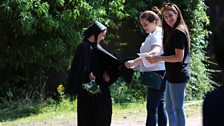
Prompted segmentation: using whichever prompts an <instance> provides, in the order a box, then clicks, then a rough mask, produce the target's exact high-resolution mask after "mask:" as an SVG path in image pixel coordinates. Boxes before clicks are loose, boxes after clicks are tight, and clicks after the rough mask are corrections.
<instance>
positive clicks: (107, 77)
mask: <svg viewBox="0 0 224 126" xmlns="http://www.w3.org/2000/svg"><path fill="white" fill-rule="evenodd" d="M103 79H104V81H106V82H109V81H110V76H109V74H108V73H107V72H104V73H103Z"/></svg>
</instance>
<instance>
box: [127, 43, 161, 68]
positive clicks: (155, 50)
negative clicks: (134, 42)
mask: <svg viewBox="0 0 224 126" xmlns="http://www.w3.org/2000/svg"><path fill="white" fill-rule="evenodd" d="M161 49H162V47H161V46H159V45H153V46H152V48H151V50H150V51H149V52H146V53H147V54H148V55H157V54H159V53H160V51H161ZM140 64H142V60H141V58H140V57H138V58H136V59H134V60H129V61H127V62H125V66H126V67H127V68H133V67H134V66H135V65H140Z"/></svg>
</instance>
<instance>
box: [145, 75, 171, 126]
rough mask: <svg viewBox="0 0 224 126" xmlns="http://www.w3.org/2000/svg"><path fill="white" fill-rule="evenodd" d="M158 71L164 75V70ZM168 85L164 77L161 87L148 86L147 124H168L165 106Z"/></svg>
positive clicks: (149, 125) (160, 125)
mask: <svg viewBox="0 0 224 126" xmlns="http://www.w3.org/2000/svg"><path fill="white" fill-rule="evenodd" d="M156 73H158V74H160V75H163V74H164V71H156ZM165 87H166V80H165V79H163V81H162V83H161V87H160V89H154V88H148V91H147V106H146V109H147V119H146V126H156V123H157V121H158V126H166V124H167V115H166V111H165V108H164V91H165Z"/></svg>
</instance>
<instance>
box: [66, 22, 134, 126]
mask: <svg viewBox="0 0 224 126" xmlns="http://www.w3.org/2000/svg"><path fill="white" fill-rule="evenodd" d="M106 30H107V27H106V26H104V25H103V24H101V23H100V22H98V21H95V22H94V23H93V24H92V25H91V26H90V27H89V28H88V29H87V30H86V31H85V32H84V33H83V34H84V39H83V41H82V42H81V43H80V44H79V45H78V47H77V50H76V53H75V56H74V58H73V61H72V65H71V69H70V73H69V77H68V88H67V91H68V93H69V94H71V95H74V96H77V100H78V101H77V102H78V103H77V113H78V121H77V123H78V126H110V124H111V116H112V101H111V94H110V90H109V86H110V85H111V84H112V83H114V82H115V81H116V80H117V78H118V77H122V78H123V79H124V80H125V81H126V82H128V83H129V82H130V81H131V78H132V75H133V71H132V70H131V69H126V67H125V66H124V64H123V63H121V62H120V61H119V60H118V59H117V58H116V57H114V56H113V55H111V54H110V53H108V52H107V51H106V50H105V49H103V48H102V47H101V46H100V44H99V43H100V41H101V40H103V39H104V36H105V34H106ZM91 81H94V82H95V84H96V85H98V86H99V89H100V91H99V92H97V93H94V94H93V93H90V91H88V90H86V89H85V88H84V86H83V84H86V83H89V82H91Z"/></svg>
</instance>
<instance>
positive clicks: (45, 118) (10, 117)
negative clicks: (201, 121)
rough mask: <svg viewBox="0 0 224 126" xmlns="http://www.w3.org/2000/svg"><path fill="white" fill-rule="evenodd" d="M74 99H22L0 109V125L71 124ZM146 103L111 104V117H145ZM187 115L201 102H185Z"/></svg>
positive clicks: (197, 111)
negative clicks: (33, 100)
mask: <svg viewBox="0 0 224 126" xmlns="http://www.w3.org/2000/svg"><path fill="white" fill-rule="evenodd" d="M76 104H77V103H76V100H75V101H72V102H70V101H69V100H63V101H62V102H60V103H57V102H55V101H53V100H52V99H50V100H48V101H46V102H44V103H40V104H38V103H33V102H29V101H23V102H20V103H18V104H14V105H12V106H13V107H10V108H8V109H3V110H0V126H15V125H16V126H20V125H21V126H22V125H25V126H27V125H29V126H30V125H45V124H47V125H58V124H65V125H69V124H70V125H71V124H73V125H74V124H75V122H76ZM145 106H146V103H145V102H139V103H126V104H113V118H126V117H130V116H141V117H143V118H145V114H146V109H145ZM185 111H186V116H187V117H192V116H197V114H196V113H199V114H200V113H201V102H196V103H187V104H185Z"/></svg>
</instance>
